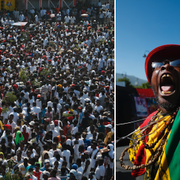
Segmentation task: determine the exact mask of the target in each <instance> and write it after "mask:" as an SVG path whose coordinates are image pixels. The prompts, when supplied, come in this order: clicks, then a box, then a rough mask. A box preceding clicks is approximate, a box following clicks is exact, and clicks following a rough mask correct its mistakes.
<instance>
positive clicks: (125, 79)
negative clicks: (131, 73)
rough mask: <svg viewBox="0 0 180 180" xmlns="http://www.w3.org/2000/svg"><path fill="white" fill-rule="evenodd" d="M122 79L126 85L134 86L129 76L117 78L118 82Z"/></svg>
mask: <svg viewBox="0 0 180 180" xmlns="http://www.w3.org/2000/svg"><path fill="white" fill-rule="evenodd" d="M122 81H124V82H125V85H126V87H133V85H132V84H131V82H130V80H129V79H128V78H126V77H123V78H119V79H118V80H117V82H122Z"/></svg>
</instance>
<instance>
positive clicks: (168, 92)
mask: <svg viewBox="0 0 180 180" xmlns="http://www.w3.org/2000/svg"><path fill="white" fill-rule="evenodd" d="M171 93H172V92H171V91H166V92H164V91H162V94H171Z"/></svg>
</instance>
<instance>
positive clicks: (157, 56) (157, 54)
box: [145, 44, 180, 84]
mask: <svg viewBox="0 0 180 180" xmlns="http://www.w3.org/2000/svg"><path fill="white" fill-rule="evenodd" d="M171 58H172V59H180V45H178V44H166V45H163V46H159V47H157V48H155V49H153V50H152V51H151V52H150V53H149V54H148V56H147V57H146V62H145V71H146V77H147V79H148V81H149V83H150V84H151V76H152V72H153V71H152V66H151V65H152V62H154V61H164V60H166V59H171Z"/></svg>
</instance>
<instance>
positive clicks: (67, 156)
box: [61, 149, 71, 168]
mask: <svg viewBox="0 0 180 180" xmlns="http://www.w3.org/2000/svg"><path fill="white" fill-rule="evenodd" d="M61 156H63V157H66V161H67V167H68V168H70V163H69V158H70V156H71V152H70V151H69V150H68V149H66V150H64V151H63V152H62V153H61Z"/></svg>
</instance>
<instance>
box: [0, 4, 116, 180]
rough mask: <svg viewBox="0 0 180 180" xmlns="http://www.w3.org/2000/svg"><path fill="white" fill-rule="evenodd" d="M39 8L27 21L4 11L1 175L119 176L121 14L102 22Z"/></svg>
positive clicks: (0, 28) (52, 178)
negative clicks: (117, 22) (117, 43)
mask: <svg viewBox="0 0 180 180" xmlns="http://www.w3.org/2000/svg"><path fill="white" fill-rule="evenodd" d="M81 8H82V7H81ZM88 8H89V7H87V8H83V9H85V10H86V11H87V10H88ZM96 8H97V9H99V12H101V11H102V9H103V8H102V5H100V6H99V7H96ZM42 9H44V8H42ZM72 9H74V8H72ZM85 10H84V11H85ZM84 11H83V12H82V13H83V14H85V13H87V12H86V11H85V12H84ZM39 12H40V13H39V15H38V21H36V20H37V19H36V13H34V16H31V18H29V17H28V15H27V16H26V15H25V14H24V15H25V17H27V18H28V20H27V22H28V23H27V24H26V25H25V26H24V27H20V26H15V25H13V23H12V22H16V21H19V20H21V21H24V19H20V16H21V15H22V13H20V15H19V18H18V19H17V17H15V16H14V14H15V13H10V12H4V13H2V14H1V22H0V179H8V178H9V177H12V176H13V177H16V179H20V180H21V179H33V180H36V179H37V180H59V179H62V180H66V179H69V180H86V179H89V180H95V179H97V180H103V179H111V178H112V176H113V168H114V166H113V165H114V130H113V127H114V29H113V28H114V20H113V16H112V14H111V15H110V19H108V21H104V20H103V23H100V25H101V26H99V24H98V21H97V22H96V21H94V20H92V21H88V17H82V18H80V19H78V18H76V20H75V21H74V22H72V21H71V23H70V22H66V20H65V16H64V17H63V19H58V18H57V14H58V12H57V13H56V14H55V16H50V19H49V17H48V18H46V15H44V16H41V10H40V11H39ZM59 12H61V13H62V11H61V10H60V11H59ZM72 12H73V11H71V10H70V12H69V13H70V15H71V13H72ZM106 12H109V10H107V11H106ZM28 14H32V13H31V12H28ZM88 14H89V13H88ZM54 17H56V18H55V19H53V18H54ZM79 17H80V16H79ZM34 18H35V21H34ZM86 21H88V23H85V22H86ZM100 22H102V21H100Z"/></svg>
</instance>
